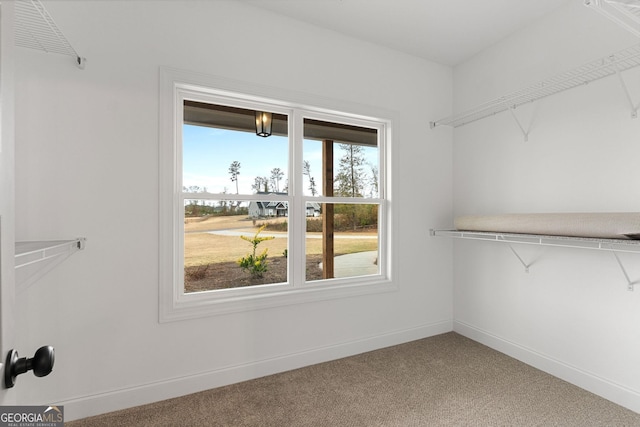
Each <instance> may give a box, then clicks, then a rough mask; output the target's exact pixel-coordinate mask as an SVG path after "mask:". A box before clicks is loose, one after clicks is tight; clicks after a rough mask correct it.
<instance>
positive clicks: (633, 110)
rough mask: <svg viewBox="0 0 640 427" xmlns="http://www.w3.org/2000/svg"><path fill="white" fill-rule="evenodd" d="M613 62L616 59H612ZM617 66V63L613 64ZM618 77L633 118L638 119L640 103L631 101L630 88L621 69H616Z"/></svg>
mask: <svg viewBox="0 0 640 427" xmlns="http://www.w3.org/2000/svg"><path fill="white" fill-rule="evenodd" d="M611 61H612V62H613V61H614V58H613V57H611ZM613 63H614V64H615V62H613ZM616 75H617V76H618V80H620V86H622V90H623V91H624V94H625V96H626V98H627V102H628V103H629V107H631V118H632V119H637V118H638V109H639V108H640V103H638V104H635V103H634V102H633V99H631V93H630V92H629V88H628V87H627V84H626V82H625V81H624V78H623V77H622V72H620V68H618V67H616Z"/></svg>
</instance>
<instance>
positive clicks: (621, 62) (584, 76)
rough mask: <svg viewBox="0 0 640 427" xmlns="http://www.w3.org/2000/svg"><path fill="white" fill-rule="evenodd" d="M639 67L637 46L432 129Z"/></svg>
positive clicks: (438, 123)
mask: <svg viewBox="0 0 640 427" xmlns="http://www.w3.org/2000/svg"><path fill="white" fill-rule="evenodd" d="M639 65H640V44H638V45H635V46H632V47H630V48H628V49H625V50H622V51H620V52H617V53H614V54H612V55H609V56H607V57H604V58H601V59H598V60H595V61H592V62H589V63H587V64H584V65H582V66H581V67H577V68H575V69H573V70H571V71H567V72H565V73H562V74H559V75H557V76H555V77H552V78H550V79H547V80H544V81H542V82H539V83H537V84H534V85H532V86H529V87H527V88H525V89H522V90H519V91H517V92H513V93H511V94H509V95H506V96H502V97H500V98H498V99H495V100H493V101H489V102H485V103H484V104H481V105H479V106H478V107H476V108H473V109H470V110H467V111H465V112H462V113H459V114H455V115H453V116H450V117H446V118H444V119H440V120H436V121H434V122H431V123H430V125H431V129H433V128H435V127H436V126H443V125H445V126H453V127H458V126H463V125H466V124H469V123H471V122H475V121H476V120H480V119H483V118H485V117H489V116H492V115H494V114H498V113H501V112H503V111H506V110H509V109H514V108H516V107H518V106H520V105H523V104H526V103H529V102H533V101H536V100H538V99H542V98H545V97H547V96H550V95H554V94H556V93H560V92H563V91H565V90H568V89H572V88H574V87H577V86H581V85H584V84H588V83H590V82H592V81H595V80H599V79H601V78H604V77H608V76H610V75H613V74H616V73H619V72H621V71H625V70H628V69H630V68H633V67H637V66H639Z"/></svg>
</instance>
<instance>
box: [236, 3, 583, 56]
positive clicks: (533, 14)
mask: <svg viewBox="0 0 640 427" xmlns="http://www.w3.org/2000/svg"><path fill="white" fill-rule="evenodd" d="M243 1H245V2H246V3H248V4H251V5H253V6H255V7H260V8H263V9H267V10H270V11H273V12H275V13H278V14H282V15H286V16H289V17H291V18H294V19H297V20H300V21H304V22H307V23H310V24H314V25H317V26H320V27H323V28H326V29H330V30H333V31H337V32H339V33H342V34H345V35H348V36H352V37H355V38H358V39H361V40H366V41H369V42H373V43H377V44H380V45H383V46H387V47H390V48H392V49H396V50H399V51H402V52H405V53H408V54H411V55H416V56H419V57H422V58H425V59H429V60H432V61H435V62H439V63H442V64H446V65H456V64H458V63H460V62H464V61H465V60H467V59H469V58H471V57H472V56H474V55H475V54H477V53H478V52H480V51H482V50H483V49H485V48H487V47H489V46H491V45H493V44H494V43H496V42H498V41H499V40H500V39H502V38H504V37H506V36H508V35H509V34H511V33H513V32H514V31H516V30H517V29H519V28H522V27H526V26H527V25H529V24H531V23H532V22H534V21H536V20H537V19H539V18H541V17H542V16H544V15H546V14H548V13H550V12H552V11H553V10H555V9H557V8H558V7H560V6H562V5H563V4H566V3H568V2H570V1H580V0H243Z"/></svg>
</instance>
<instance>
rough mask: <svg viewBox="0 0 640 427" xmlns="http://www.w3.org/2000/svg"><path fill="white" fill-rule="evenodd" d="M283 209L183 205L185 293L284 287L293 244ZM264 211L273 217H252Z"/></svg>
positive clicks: (238, 204) (199, 203) (239, 204)
mask: <svg viewBox="0 0 640 427" xmlns="http://www.w3.org/2000/svg"><path fill="white" fill-rule="evenodd" d="M258 205H260V206H258ZM282 206H286V203H285V202H278V201H276V202H273V201H265V202H260V201H251V202H238V201H228V200H195V199H192V200H185V206H184V213H185V218H184V292H185V293H192V292H204V291H210V290H214V289H228V288H238V287H244V286H254V285H265V284H273V283H286V282H287V247H288V240H289V239H288V235H287V227H288V224H287V218H286V215H278V207H282ZM271 208H273V210H271V211H269V210H268V209H271ZM261 209H265V210H263V212H265V213H270V212H273V213H274V214H273V215H264V216H263V215H260V216H251V215H249V212H258V211H260V210H261Z"/></svg>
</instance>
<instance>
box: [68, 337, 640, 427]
mask: <svg viewBox="0 0 640 427" xmlns="http://www.w3.org/2000/svg"><path fill="white" fill-rule="evenodd" d="M66 425H67V426H69V427H83V426H109V427H113V426H137V427H138V426H139V427H145V426H261V427H270V426H273V427H276V426H277V427H285V426H341V427H342V426H367V427H370V426H580V427H585V426H640V414H637V413H635V412H632V411H629V410H627V409H625V408H622V407H620V406H618V405H616V404H614V403H612V402H610V401H607V400H605V399H602V398H600V397H597V396H595V395H594V394H592V393H589V392H587V391H585V390H582V389H580V388H578V387H575V386H572V385H570V384H568V383H566V382H564V381H562V380H559V379H557V378H555V377H552V376H550V375H548V374H545V373H544V372H541V371H539V370H537V369H535V368H532V367H530V366H528V365H525V364H523V363H521V362H518V361H517V360H515V359H512V358H510V357H508V356H505V355H504V354H501V353H498V352H496V351H494V350H491V349H489V348H488V347H485V346H483V345H481V344H478V343H477V342H474V341H472V340H469V339H467V338H465V337H462V336H460V335H458V334H456V333H453V332H451V333H447V334H443V335H438V336H435V337H430V338H426V339H422V340H418V341H414V342H410V343H407V344H402V345H398V346H395V347H389V348H385V349H381V350H376V351H372V352H369V353H365V354H361V355H357V356H353V357H348V358H344V359H340V360H336V361H332V362H327V363H322V364H319V365H315V366H310V367H307V368H302V369H297V370H294V371H289V372H285V373H282V374H277V375H271V376H268V377H264V378H259V379H256V380H252V381H247V382H244V383H240V384H234V385H230V386H226V387H221V388H217V389H212V390H208V391H204V392H201V393H196V394H192V395H189V396H184V397H180V398H176V399H171V400H166V401H162V402H157V403H153V404H150V405H145V406H140V407H136V408H132V409H127V410H123V411H118V412H113V413H109V414H105V415H99V416H96V417H92V418H86V419H83V420H77V421H74V422H68V423H66Z"/></svg>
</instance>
